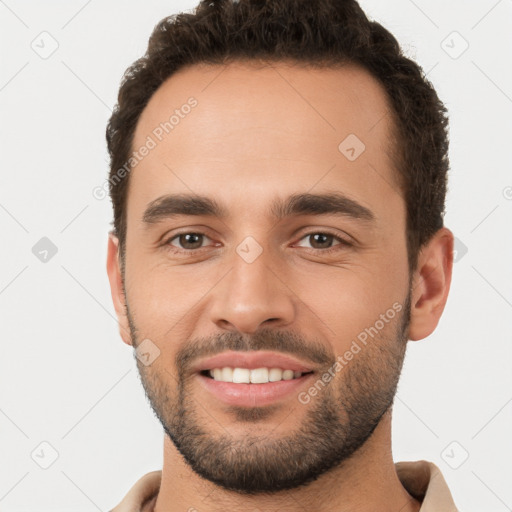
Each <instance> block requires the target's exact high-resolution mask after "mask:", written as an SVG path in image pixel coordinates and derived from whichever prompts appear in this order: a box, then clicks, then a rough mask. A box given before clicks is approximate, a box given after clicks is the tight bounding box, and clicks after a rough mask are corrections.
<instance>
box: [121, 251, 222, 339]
mask: <svg viewBox="0 0 512 512" xmlns="http://www.w3.org/2000/svg"><path fill="white" fill-rule="evenodd" d="M126 275H127V295H128V302H129V305H130V310H131V311H132V312H133V314H134V316H135V317H136V320H137V327H138V328H139V329H140V330H141V332H143V333H145V335H146V336H149V335H150V334H153V335H154V336H165V335H167V336H168V337H172V336H173V335H176V334H177V332H178V331H179V332H182V329H183V327H184V325H186V324H187V323H188V319H190V318H193V317H194V310H195V309H197V308H201V304H202V299H203V300H204V299H205V298H206V297H205V296H207V293H208V291H209V290H212V289H213V288H214V286H215V283H216V282H217V281H218V280H219V278H218V277H216V276H217V272H215V271H213V267H211V266H202V267H199V266H197V265H181V266H176V265H175V266H172V265H170V264H169V262H167V261H160V262H158V263H151V259H150V258H140V260H137V258H133V260H132V262H131V266H130V267H127V272H126Z"/></svg>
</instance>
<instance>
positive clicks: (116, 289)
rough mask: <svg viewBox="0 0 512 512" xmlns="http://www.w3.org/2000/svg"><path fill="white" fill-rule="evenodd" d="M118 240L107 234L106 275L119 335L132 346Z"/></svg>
mask: <svg viewBox="0 0 512 512" xmlns="http://www.w3.org/2000/svg"><path fill="white" fill-rule="evenodd" d="M119 259H120V254H119V239H118V238H117V237H116V236H115V235H113V234H112V233H109V237H108V249H107V274H108V280H109V281H110V293H111V295H112V302H113V303H114V309H115V310H116V315H117V320H118V322H119V334H120V335H121V338H122V339H123V341H124V342H125V343H126V344H127V345H132V339H131V335H130V324H129V322H128V316H127V311H126V297H125V296H124V290H123V281H122V276H121V267H120V263H119Z"/></svg>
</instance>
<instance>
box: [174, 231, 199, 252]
mask: <svg viewBox="0 0 512 512" xmlns="http://www.w3.org/2000/svg"><path fill="white" fill-rule="evenodd" d="M205 238H208V237H207V236H205V235H203V234H202V233H180V234H179V235H176V236H174V237H172V238H171V239H170V240H169V241H168V242H167V243H168V244H169V245H172V246H173V247H177V248H178V249H184V250H189V251H193V250H194V249H200V248H201V247H202V244H203V241H204V239H205ZM173 240H177V242H178V243H179V246H176V245H174V244H173V243H172V242H173Z"/></svg>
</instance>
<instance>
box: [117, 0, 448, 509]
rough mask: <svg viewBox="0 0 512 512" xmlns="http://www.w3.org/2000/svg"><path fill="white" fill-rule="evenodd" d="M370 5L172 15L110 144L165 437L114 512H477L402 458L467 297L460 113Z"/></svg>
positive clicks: (129, 317) (122, 312) (128, 272)
mask: <svg viewBox="0 0 512 512" xmlns="http://www.w3.org/2000/svg"><path fill="white" fill-rule="evenodd" d="M445 114H446V111H445V108H444V106H443V104H442V103H441V102H440V100H439V99H438V97H437V95H436V93H435V91H434V89H433V88H432V86H431V84H430V83H429V82H427V81H426V79H425V77H424V75H422V72H421V70H420V68H419V67H418V66H417V65H416V64H415V63H413V62H412V61H410V60H408V59H407V58H405V57H404V56H403V55H402V54H401V51H400V48H399V46H398V44H397V42H396V40H395V39H394V38H393V36H392V35H391V34H389V33H388V32H387V31H386V30H385V29H384V28H383V27H382V26H380V25H379V24H377V23H374V22H370V21H369V20H368V19H367V18H366V16H365V14H364V13H363V12H362V10H361V9H360V7H359V6H358V4H357V3H356V2H355V1H351V0H316V1H311V0H267V1H261V0H240V1H238V2H234V1H233V0H220V1H203V2H201V4H200V5H199V6H198V8H197V10H196V11H195V12H194V13H186V14H180V15H177V16H173V17H170V18H167V19H164V20H162V21H161V22H160V24H159V25H158V26H157V27H156V28H155V31H154V33H153V34H152V37H151V39H150V42H149V46H148V50H147V53H146V55H145V56H144V57H143V58H142V59H139V60H138V61H136V62H135V63H134V64H133V66H132V67H131V68H130V69H129V70H128V72H127V73H126V75H125V77H124V80H123V83H122V84H121V88H120V92H119V98H118V106H117V108H116V110H115V111H114V114H113V116H112V118H111V119H110V122H109V125H108V128H107V141H108V147H109V151H110V155H111V170H110V178H109V181H110V194H111V198H112V201H113V205H114V230H113V232H112V233H111V234H110V238H109V245H108V259H107V270H108V276H109V280H110V285H111V290H112V298H113V301H114V305H115V309H116V312H117V315H118V318H119V325H120V334H121V337H122V339H123V341H124V342H125V343H126V344H128V345H131V346H133V347H134V349H135V351H134V354H135V355H136V361H137V366H138V370H139V372H140V375H141V380H142V383H143V386H144V389H145V392H146V394H147V397H148V399H149V401H150V403H151V406H152V408H153V410H154V412H155V414H156V415H157V417H158V419H159V420H160V422H161V423H162V426H163V429H164V431H165V434H166V435H165V438H164V464H163V469H162V470H161V471H154V472H151V473H148V474H146V475H144V476H143V477H142V478H141V479H140V480H139V481H138V482H136V483H135V485H134V486H133V487H132V488H131V489H130V491H129V492H128V494H127V495H126V496H125V497H124V499H123V500H122V502H121V503H119V505H118V506H117V507H115V508H114V511H115V512H128V511H136V510H137V511H139V510H143V511H145V512H147V511H155V512H164V511H165V512H175V511H200V512H210V511H225V510H235V511H278V510H280V511H284V510H289V511H301V510H312V511H327V510H329V511H337V512H343V511H349V510H350V511H355V510H357V511H360V512H363V511H364V512H369V511H371V512H375V511H377V510H378V511H379V512H386V511H394V512H398V511H401V512H412V511H418V510H421V511H422V512H433V511H443V512H447V511H454V510H456V508H455V505H454V503H453V500H452V498H451V495H450V491H449V490H448V488H447V486H446V483H445V481H444V479H443V476H442V474H441V473H440V471H439V470H438V468H437V467H436V466H435V465H434V464H432V463H429V462H427V461H417V462H399V463H397V464H395V463H394V462H393V459H392V454H391V410H392V402H393V397H394V395H395V391H396V387H397V383H398V380H399V376H400V371H401V368H402V363H403V359H404V355H405V350H406V344H407V341H408V340H420V339H423V338H425V337H427V336H428V335H429V334H431V333H432V332H433V331H434V329H435V328H436V326H437V324H438V321H439V319H440V316H441V314H442V312H443V309H444V306H445V303H446V300H447V296H448V292H449V288H450V281H451V273H452V251H453V235H452V233H451V232H450V231H449V230H448V229H447V228H446V227H444V226H443V215H444V198H445V193H446V174H447V170H448V159H447V150H448V140H447V117H446V115H445Z"/></svg>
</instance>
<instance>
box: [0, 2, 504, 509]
mask: <svg viewBox="0 0 512 512" xmlns="http://www.w3.org/2000/svg"><path fill="white" fill-rule="evenodd" d="M194 5H195V1H189V0H187V1H185V0H183V1H172V2H169V1H158V0H151V1H145V2H142V1H139V2H127V1H121V0H110V1H108V2H106V1H103V2H100V1H99V0H92V1H88V2H85V1H84V0H72V1H69V0H68V1H66V2H56V1H53V2H37V1H35V0H31V1H21V0H5V1H3V0H0V48H1V62H0V109H1V124H0V130H1V131H0V141H1V171H0V172H1V187H0V227H1V233H2V260H1V267H0V268H1V270H0V312H1V330H2V340H1V349H2V350H1V357H0V510H1V511H4V512H5V511H12V512H20V511H32V510H37V511H52V512H57V511H67V512H69V511H77V512H88V511H95V510H108V509H110V508H111V507H113V506H114V505H116V504H117V503H118V502H119V501H120V500H121V498H122V497H123V496H124V495H125V493H126V492H127V491H128V488H129V487H131V486H132V485H133V484H134V483H135V481H136V480H137V479H138V478H139V477H141V476H142V475H143V474H144V473H146V472H148V471H152V470H155V469H160V468H161V465H162V443H163V434H162V431H161V428H160V425H159V423H158V420H157V419H156V418H155V417H154V416H153V413H152V411H151V409H150V407H149V405H148V404H147V403H146V400H145V397H144V392H143V389H142V386H141V385H140V382H139V379H138V374H137V370H136V367H135V363H134V360H133V356H132V352H131V350H132V349H131V348H130V347H128V346H126V345H125V344H123V343H122V341H121V339H120V337H119V334H118V330H117V324H116V319H115V315H114V309H113V306H112V304H111V297H110V290H109V286H108V280H107V275H106V271H105V259H106V247H107V231H108V230H109V227H110V226H109V223H110V220H111V205H110V200H109V199H108V197H107V198H105V199H103V200H98V199H96V198H94V197H93V195H92V190H93V189H94V187H97V186H101V185H102V184H103V183H104V181H105V179H106V176H107V172H108V166H107V161H106V157H107V152H106V146H105V141H104V132H105V126H106V123H107V119H108V117H109V115H110V113H111V109H112V107H113V105H114V103H115V99H116V95H117V90H118V85H119V81H120V78H121V75H122V73H123V71H124V70H125V68H126V67H127V66H128V65H129V64H130V63H131V62H132V61H133V60H135V59H136V58H138V57H139V56H141V55H142V53H143V52H144V51H145V48H146V43H147V39H148V37H149V35H150V33H151V30H152V28H153V27H154V25H155V24H156V23H157V22H158V21H159V20H160V19H161V18H163V17H164V16H167V15H169V14H173V13H175V12H178V11H182V10H189V9H192V8H193V7H194ZM361 5H362V7H363V8H364V9H365V11H366V12H367V14H368V15H369V16H370V17H371V18H373V19H376V20H377V21H379V22H381V23H383V24H384V26H386V27H387V28H388V29H389V30H391V31H392V32H393V33H394V34H395V35H396V37H397V38H398V40H399V41H400V43H401V44H402V45H403V47H404V49H405V51H406V53H407V54H408V55H409V56H411V57H412V58H414V59H416V60H417V61H418V62H419V63H420V65H421V66H422V67H423V68H424V69H425V71H426V72H427V71H428V76H429V78H430V80H431V81H432V82H433V84H434V86H435V87H436V88H437V90H438V93H439V95H440V97H441V99H442V100H443V101H444V102H445V104H446V105H447V107H448V109H449V112H450V120H451V150H450V158H451V174H450V191H449V194H448V199H447V215H446V224H447V226H448V227H450V228H451V229H452V230H453V232H454V234H455V236H456V237H457V239H458V241H459V242H458V244H459V249H458V253H457V262H456V264H455V266H454V276H453V282H452V289H451V293H450V297H449V300H448V304H447V306H446V310H445V313H444V316H443V317H442V319H441V322H440V324H439V326H438V328H437V330H436V331H435V333H434V334H433V335H432V336H430V337H429V338H428V339H425V340H422V341H419V342H411V343H410V345H409V351H408V355H407V358H406V363H405V367H404V372H403V376H402V379H401V383H400V387H399V390H398V397H397V399H396V405H395V408H394V431H393V452H394V458H395V460H396V461H399V460H417V459H426V460H430V461H433V462H434V463H435V464H437V465H438V466H439V467H440V468H441V470H442V472H443V474H444V476H445V478H446V480H447V482H448V484H449V486H450V488H451V490H452V493H453V496H454V498H455V501H456V503H457V505H458V506H459V507H460V509H461V511H465V512H477V511H479V512H480V511H483V510H485V511H486V512H502V511H505V510H511V508H512V486H511V485H510V483H511V481H512V469H511V460H512V441H511V434H510V433H511V431H512V429H511V427H512V386H511V384H512V377H511V369H510V367H511V355H512V349H511V341H512V340H511V338H512V336H511V332H512V321H511V318H512V315H511V313H512V288H511V283H512V270H511V265H510V263H511V261H512V242H511V240H512V237H511V228H510V227H511V221H512V172H511V169H512V157H511V152H510V148H511V145H512V143H511V135H512V122H511V118H512V70H511V67H510V57H511V56H510V49H511V48H512V30H511V22H512V2H511V1H510V0H501V1H496V0H485V1H469V2H468V1H467V0H464V1H463V0H458V1H452V2H449V3H448V2H445V1H441V0H435V1H432V0H431V1H426V0H416V1H415V2H413V1H412V0H393V1H386V2H383V1H382V0H364V1H362V2H361ZM43 31H46V32H48V33H49V34H50V35H51V36H48V35H44V34H43V35H42V36H41V35H40V34H41V32H43ZM454 31H456V32H457V33H458V34H460V35H457V34H453V32H454ZM43 38H45V39H44V40H43ZM52 38H53V39H54V40H55V41H56V42H57V43H58V48H57V50H56V51H55V52H54V53H53V54H52V55H51V56H49V57H48V58H42V57H41V56H40V54H41V53H42V52H44V51H49V50H50V49H51V48H52V47H51V45H52V44H56V43H52ZM462 38H463V39H462ZM464 40H465V41H467V43H468V44H469V47H468V49H467V50H466V51H465V52H464V53H462V54H461V55H460V56H458V54H459V53H460V51H461V50H462V49H463V48H464V46H463V45H464ZM443 41H445V42H444V43H443ZM33 47H35V48H36V49H37V50H38V51H39V54H38V53H37V52H36V51H35V50H34V49H33ZM450 53H451V55H450ZM43 56H46V55H43ZM455 56H457V58H453V57H455ZM42 237H47V238H49V239H50V240H51V241H52V242H53V243H54V244H55V246H56V247H57V249H58V252H57V253H56V254H55V255H54V256H53V257H51V258H50V257H48V261H47V262H42V261H40V260H39V259H38V258H37V257H36V256H35V255H34V254H33V252H32V248H33V247H34V245H35V244H36V243H37V242H38V241H39V240H40V239H41V238H42ZM464 247H465V248H467V252H466V253H465V252H464V251H465V249H464ZM454 441H455V442H456V444H451V443H453V442H454ZM42 442H47V443H49V444H50V445H51V446H52V447H53V448H50V447H48V445H41V443H42ZM53 449H54V450H56V451H57V452H58V458H57V460H56V461H55V462H54V463H53V464H52V465H51V466H50V467H49V468H48V469H42V468H41V467H40V465H41V464H43V465H44V464H49V463H50V462H51V460H52V459H51V457H52V453H53V452H52V450H53ZM466 452H467V454H469V457H468V458H467V460H465V461H464V457H465V456H466ZM31 454H32V455H31ZM459 464H461V465H460V467H458V469H453V466H457V465H459Z"/></svg>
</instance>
